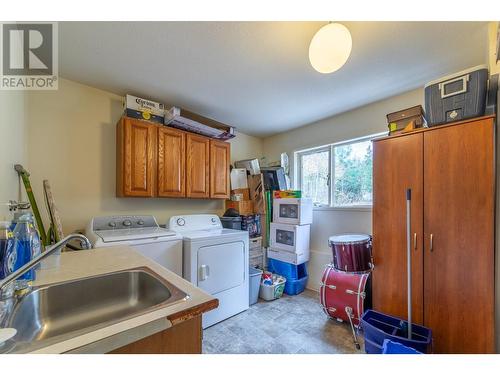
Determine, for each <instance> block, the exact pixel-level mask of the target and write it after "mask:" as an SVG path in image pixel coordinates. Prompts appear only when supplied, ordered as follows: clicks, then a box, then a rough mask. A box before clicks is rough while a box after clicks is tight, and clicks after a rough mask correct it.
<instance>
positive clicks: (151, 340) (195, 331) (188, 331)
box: [110, 315, 203, 354]
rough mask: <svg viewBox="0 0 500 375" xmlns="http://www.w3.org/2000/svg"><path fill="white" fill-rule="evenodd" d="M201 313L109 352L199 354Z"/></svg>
mask: <svg viewBox="0 0 500 375" xmlns="http://www.w3.org/2000/svg"><path fill="white" fill-rule="evenodd" d="M202 335H203V333H202V328H201V315H197V316H195V317H194V318H192V319H189V320H186V321H184V322H182V323H178V324H176V325H174V326H172V327H170V328H169V329H166V330H164V331H161V332H158V333H156V334H154V335H151V336H149V337H146V338H144V339H142V340H139V341H136V342H133V343H132V344H128V345H126V346H123V347H121V348H119V349H116V350H113V351H112V352H110V354H201V341H202Z"/></svg>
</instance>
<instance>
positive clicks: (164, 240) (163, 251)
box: [85, 215, 182, 277]
mask: <svg viewBox="0 0 500 375" xmlns="http://www.w3.org/2000/svg"><path fill="white" fill-rule="evenodd" d="M85 235H86V236H87V237H88V239H89V240H90V242H91V243H92V246H93V247H94V248H99V247H110V246H119V245H128V246H130V247H132V248H133V249H134V250H136V251H138V252H139V253H141V254H142V255H144V256H145V257H147V258H149V259H151V260H153V261H155V262H156V263H158V264H160V265H161V266H163V267H165V268H167V269H169V270H170V271H173V272H175V273H176V274H177V275H179V276H181V277H182V236H181V235H180V234H178V233H176V232H173V231H171V230H168V229H165V228H161V227H160V226H159V225H158V223H157V221H156V219H155V217H154V216H151V215H118V216H103V217H94V218H92V219H91V220H90V222H89V223H88V224H87V228H86V229H85Z"/></svg>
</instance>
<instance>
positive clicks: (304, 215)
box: [273, 198, 313, 225]
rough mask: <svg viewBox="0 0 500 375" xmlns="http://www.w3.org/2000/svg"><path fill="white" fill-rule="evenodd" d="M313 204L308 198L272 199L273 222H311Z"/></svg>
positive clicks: (303, 223)
mask: <svg viewBox="0 0 500 375" xmlns="http://www.w3.org/2000/svg"><path fill="white" fill-rule="evenodd" d="M312 213H313V204H312V199H310V198H280V199H274V200H273V222H275V223H283V224H297V225H305V224H312Z"/></svg>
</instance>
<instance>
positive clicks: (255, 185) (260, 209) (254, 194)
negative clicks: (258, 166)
mask: <svg viewBox="0 0 500 375" xmlns="http://www.w3.org/2000/svg"><path fill="white" fill-rule="evenodd" d="M248 188H249V190H250V200H251V201H252V202H253V208H254V211H255V213H258V214H261V215H263V214H265V213H266V201H265V198H264V179H263V177H262V174H258V175H255V176H248Z"/></svg>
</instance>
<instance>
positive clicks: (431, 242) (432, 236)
mask: <svg viewBox="0 0 500 375" xmlns="http://www.w3.org/2000/svg"><path fill="white" fill-rule="evenodd" d="M429 250H430V251H431V252H433V251H434V235H433V234H432V233H431V238H430V246H429Z"/></svg>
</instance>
